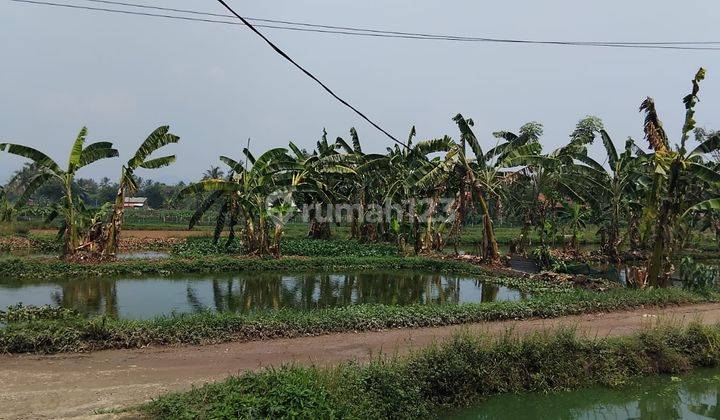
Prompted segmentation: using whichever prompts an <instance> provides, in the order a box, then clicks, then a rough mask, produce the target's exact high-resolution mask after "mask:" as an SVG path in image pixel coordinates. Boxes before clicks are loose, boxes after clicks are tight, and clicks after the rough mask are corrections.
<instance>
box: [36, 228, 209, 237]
mask: <svg viewBox="0 0 720 420" xmlns="http://www.w3.org/2000/svg"><path fill="white" fill-rule="evenodd" d="M31 232H32V233H34V234H36V235H55V234H56V233H57V230H49V229H33V230H32V231H31ZM122 235H123V238H140V239H169V238H190V237H197V236H208V237H209V236H212V231H207V230H201V229H197V230H123V231H122Z"/></svg>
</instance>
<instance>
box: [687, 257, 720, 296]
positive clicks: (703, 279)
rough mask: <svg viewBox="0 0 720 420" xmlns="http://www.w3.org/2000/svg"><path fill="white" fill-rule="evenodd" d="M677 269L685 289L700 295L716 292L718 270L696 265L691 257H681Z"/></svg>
mask: <svg viewBox="0 0 720 420" xmlns="http://www.w3.org/2000/svg"><path fill="white" fill-rule="evenodd" d="M678 268H679V270H678V272H679V274H680V280H681V281H682V284H683V287H684V288H685V289H688V290H693V291H695V292H701V293H707V292H710V291H713V290H716V288H717V283H718V280H720V268H718V267H715V266H711V265H706V264H700V263H697V262H695V261H694V260H693V259H692V258H691V257H683V259H682V260H681V261H680V265H679V267H678Z"/></svg>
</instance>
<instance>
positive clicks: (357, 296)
mask: <svg viewBox="0 0 720 420" xmlns="http://www.w3.org/2000/svg"><path fill="white" fill-rule="evenodd" d="M525 297H526V296H525V295H523V294H522V293H520V292H519V291H518V290H514V289H509V288H506V287H502V286H497V285H493V284H490V283H486V282H483V280H482V279H481V278H475V277H470V276H455V275H444V274H443V275H441V274H431V273H423V272H413V271H365V272H349V273H289V274H282V273H253V274H212V275H207V274H205V275H189V274H186V275H179V276H170V277H148V278H139V279H112V278H110V279H68V280H65V281H62V282H57V283H38V282H31V283H27V282H22V281H19V282H7V281H6V282H0V310H2V309H6V308H7V307H8V306H10V305H13V304H16V303H18V302H22V303H23V304H24V305H36V306H39V305H46V304H49V305H59V306H62V307H65V308H72V309H75V310H78V311H79V312H81V313H83V314H87V315H97V314H108V315H110V316H114V317H119V318H128V319H147V318H152V317H154V316H157V315H168V314H171V313H194V312H200V311H203V310H218V311H233V312H242V313H246V312H250V311H253V310H259V309H282V308H295V309H315V308H330V307H337V306H347V305H357V304H370V303H382V304H387V305H411V304H458V303H467V302H491V301H508V300H519V299H523V298H525Z"/></svg>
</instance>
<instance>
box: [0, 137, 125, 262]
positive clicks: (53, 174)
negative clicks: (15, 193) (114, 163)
mask: <svg viewBox="0 0 720 420" xmlns="http://www.w3.org/2000/svg"><path fill="white" fill-rule="evenodd" d="M86 137H87V128H85V127H83V128H82V129H81V130H80V133H79V134H78V136H77V138H76V139H75V141H74V142H73V145H72V148H71V149H70V157H69V159H68V165H67V168H66V169H61V168H60V166H59V165H58V164H57V163H55V161H54V160H52V159H51V158H50V157H49V156H47V155H46V154H44V153H42V152H40V151H38V150H36V149H34V148H32V147H28V146H23V145H20V144H12V143H0V151H7V152H8V153H11V154H14V155H17V156H22V157H25V158H27V159H30V160H32V161H33V162H34V163H35V164H36V165H37V167H38V170H39V173H38V174H37V175H35V176H34V177H33V178H32V179H31V180H30V182H29V183H28V185H27V186H26V187H25V190H24V192H23V194H22V196H21V197H20V198H19V199H18V200H17V202H16V204H15V206H22V205H24V204H25V202H27V200H28V199H29V198H30V197H31V196H32V194H33V193H34V192H35V191H36V190H37V189H38V188H39V187H41V186H42V185H43V184H45V183H46V182H49V181H50V180H57V181H59V183H60V184H61V185H62V188H63V192H64V196H63V197H62V199H61V200H60V202H59V203H57V205H56V206H55V209H54V211H53V212H52V214H51V217H49V218H48V219H49V220H52V219H54V218H55V217H57V216H58V215H61V216H62V217H63V219H64V220H63V225H62V228H61V230H60V234H61V235H62V236H63V237H64V246H63V255H64V256H70V255H72V254H73V253H75V251H76V250H77V248H78V247H79V245H80V241H81V233H80V228H81V227H82V223H83V221H82V220H80V217H79V216H82V214H81V213H80V207H81V206H83V207H84V205H83V203H82V199H81V198H79V197H75V196H74V194H73V181H74V180H75V174H76V172H77V171H78V170H80V169H81V168H83V167H85V166H88V165H90V164H92V163H94V162H96V161H98V160H101V159H106V158H112V157H117V156H118V152H117V150H115V149H113V147H112V143H110V142H97V143H93V144H90V145H89V146H87V147H85V139H86Z"/></svg>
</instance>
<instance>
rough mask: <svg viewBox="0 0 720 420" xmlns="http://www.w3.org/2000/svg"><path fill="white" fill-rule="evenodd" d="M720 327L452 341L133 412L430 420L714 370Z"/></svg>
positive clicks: (247, 378) (275, 376)
mask: <svg viewBox="0 0 720 420" xmlns="http://www.w3.org/2000/svg"><path fill="white" fill-rule="evenodd" d="M717 343H720V328H719V327H718V326H702V325H699V324H693V325H690V326H688V327H687V328H675V327H672V326H662V327H656V328H654V329H650V330H647V331H643V332H641V333H639V334H636V335H633V336H630V337H623V338H604V339H591V338H586V337H583V336H581V335H577V334H576V333H574V332H573V331H572V330H561V331H558V332H555V333H546V334H534V335H531V336H528V337H522V338H518V337H517V336H514V335H512V334H511V333H508V334H506V335H505V336H502V337H486V336H472V335H468V334H465V335H458V336H456V337H455V338H454V339H452V340H449V341H447V342H444V343H442V344H438V345H436V346H434V347H431V348H428V349H425V350H422V351H419V352H417V353H414V354H412V355H410V356H408V357H403V358H378V359H375V360H374V361H372V362H371V363H369V364H357V363H352V362H348V363H345V364H343V365H340V366H338V367H335V368H330V369H328V368H318V367H301V366H285V367H281V368H275V369H265V370H263V371H260V372H257V373H255V372H249V373H246V374H244V375H242V376H239V377H233V378H230V379H228V380H225V381H222V382H219V383H215V384H208V385H205V386H203V387H201V388H197V389H193V390H192V391H190V392H185V393H176V394H170V395H166V396H163V397H160V398H158V399H156V400H154V401H153V402H151V403H150V404H147V405H145V406H142V407H141V408H140V410H141V411H142V412H144V413H145V414H147V415H149V416H152V417H154V418H259V417H260V418H358V419H366V418H429V417H434V416H440V415H442V416H447V415H448V414H451V413H453V412H457V410H458V409H460V408H462V407H466V406H469V405H472V404H476V403H478V402H480V401H482V400H483V399H484V398H487V397H489V396H492V395H495V394H501V393H508V392H515V393H520V392H549V391H557V390H566V389H574V388H582V387H589V386H593V385H605V386H619V385H622V384H624V383H627V382H628V381H630V380H631V379H633V378H634V377H638V376H647V375H657V374H663V373H665V374H681V373H686V372H688V371H690V370H692V369H693V368H696V367H709V366H718V364H719V363H720V347H719V346H717Z"/></svg>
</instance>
